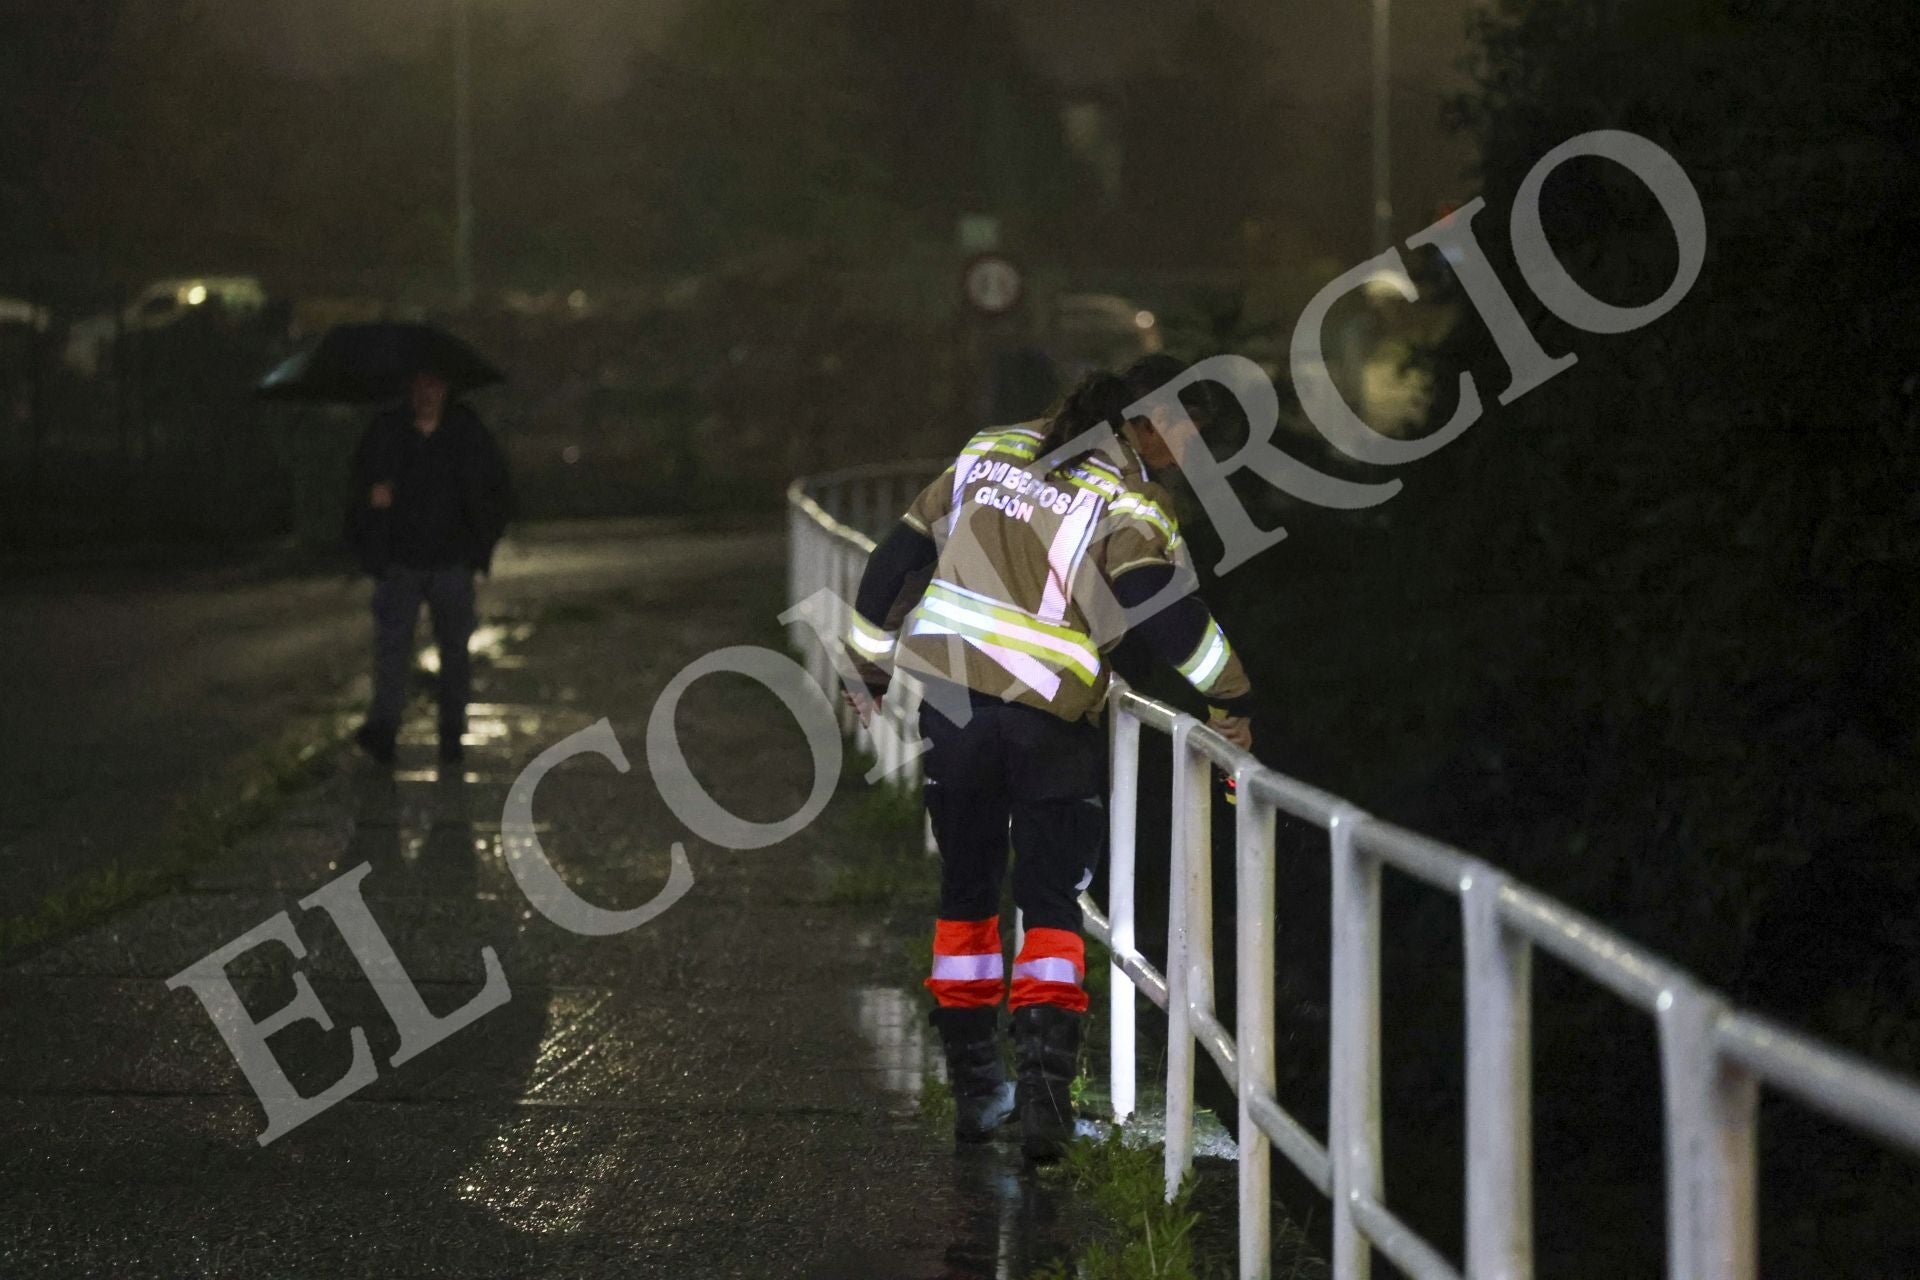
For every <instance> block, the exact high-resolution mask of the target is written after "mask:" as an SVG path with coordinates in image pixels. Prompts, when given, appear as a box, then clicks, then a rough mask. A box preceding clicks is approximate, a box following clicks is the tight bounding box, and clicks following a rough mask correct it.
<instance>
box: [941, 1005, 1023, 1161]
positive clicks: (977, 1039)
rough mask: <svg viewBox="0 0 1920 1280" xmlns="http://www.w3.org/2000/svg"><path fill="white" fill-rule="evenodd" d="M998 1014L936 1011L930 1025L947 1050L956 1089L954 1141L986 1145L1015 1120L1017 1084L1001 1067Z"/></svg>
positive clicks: (951, 1080) (949, 1078) (950, 1078)
mask: <svg viewBox="0 0 1920 1280" xmlns="http://www.w3.org/2000/svg"><path fill="white" fill-rule="evenodd" d="M999 1016H1000V1011H999V1010H998V1009H935V1010H934V1011H933V1016H932V1019H931V1021H932V1022H933V1025H934V1026H935V1027H937V1028H939V1030H940V1042H941V1045H942V1047H943V1048H945V1049H946V1051H947V1083H948V1085H949V1086H950V1087H951V1088H952V1089H953V1138H954V1141H956V1142H986V1141H989V1140H990V1139H991V1138H992V1137H993V1131H994V1130H995V1129H998V1128H999V1127H1000V1126H1001V1125H1002V1124H1005V1123H1006V1122H1007V1121H1008V1120H1010V1119H1011V1118H1012V1117H1013V1085H1012V1083H1011V1082H1010V1081H1008V1079H1007V1073H1006V1071H1005V1069H1004V1068H1003V1067H1002V1066H1001V1063H1000V1026H999Z"/></svg>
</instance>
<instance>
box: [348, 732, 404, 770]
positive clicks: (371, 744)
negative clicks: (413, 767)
mask: <svg viewBox="0 0 1920 1280" xmlns="http://www.w3.org/2000/svg"><path fill="white" fill-rule="evenodd" d="M393 739H394V732H393V730H392V729H389V728H387V727H385V726H384V725H377V724H372V723H368V724H363V725H361V726H360V727H359V728H358V729H356V730H355V731H354V734H353V743H354V745H355V746H357V747H359V748H360V749H361V750H362V751H364V752H366V753H367V756H368V758H370V759H371V760H373V761H374V762H375V763H377V764H392V763H393Z"/></svg>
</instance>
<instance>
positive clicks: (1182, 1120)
mask: <svg viewBox="0 0 1920 1280" xmlns="http://www.w3.org/2000/svg"><path fill="white" fill-rule="evenodd" d="M1194 725H1195V721H1194V720H1193V719H1192V718H1191V717H1188V716H1182V717H1181V718H1180V719H1179V721H1178V722H1176V723H1175V724H1174V726H1173V831H1172V837H1173V838H1172V840H1171V841H1170V844H1171V846H1172V849H1171V853H1172V857H1171V858H1170V860H1169V865H1168V869H1167V889H1168V893H1167V898H1168V911H1167V1146H1166V1156H1167V1160H1166V1174H1167V1199H1168V1200H1172V1199H1173V1198H1174V1197H1175V1196H1176V1195H1178V1194H1179V1193H1180V1182H1181V1180H1182V1179H1184V1178H1185V1177H1186V1176H1187V1172H1188V1170H1190V1169H1192V1168H1193V1050H1194V1043H1193V1018H1192V1012H1193V997H1194V976H1195V971H1196V965H1195V959H1194V951H1195V948H1196V944H1197V942H1198V939H1199V938H1200V937H1201V936H1203V935H1202V934H1200V932H1199V930H1201V929H1203V928H1205V927H1206V924H1207V921H1206V920H1205V919H1196V905H1197V904H1196V902H1195V897H1196V895H1195V893H1194V882H1193V881H1194V875H1195V870H1194V864H1195V863H1196V862H1201V861H1203V860H1204V859H1205V857H1206V855H1207V852H1208V850H1207V848H1206V844H1205V832H1206V819H1205V814H1204V813H1203V812H1202V810H1201V807H1200V806H1201V804H1202V802H1203V801H1204V800H1205V799H1206V781H1207V777H1206V770H1207V763H1206V761H1205V760H1204V759H1201V758H1199V757H1197V756H1196V755H1195V753H1194V752H1193V751H1192V750H1190V749H1189V748H1188V746H1187V734H1188V733H1189V732H1190V731H1191V730H1192V729H1193V728H1194ZM1196 851H1198V852H1197V853H1196ZM1201 874H1204V872H1202V873H1201Z"/></svg>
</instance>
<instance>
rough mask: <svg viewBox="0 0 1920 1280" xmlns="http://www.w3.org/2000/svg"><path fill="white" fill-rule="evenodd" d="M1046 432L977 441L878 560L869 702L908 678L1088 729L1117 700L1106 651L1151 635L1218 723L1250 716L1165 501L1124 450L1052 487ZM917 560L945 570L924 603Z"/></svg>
mask: <svg viewBox="0 0 1920 1280" xmlns="http://www.w3.org/2000/svg"><path fill="white" fill-rule="evenodd" d="M1043 431H1044V424H1043V423H1026V424H1023V425H1020V426H1014V427H997V428H993V429H991V430H989V431H985V432H982V433H981V434H980V435H977V436H975V437H974V438H973V439H972V440H970V441H968V442H967V446H966V448H965V449H963V450H961V452H960V456H959V457H958V458H956V459H955V460H954V462H953V464H952V465H950V466H949V467H948V468H947V469H946V470H945V471H944V472H942V473H941V475H940V477H939V478H938V479H936V480H935V481H934V482H933V483H932V484H930V485H928V486H927V487H926V489H924V490H923V491H922V492H921V493H920V495H919V497H917V498H916V499H915V500H914V502H913V504H912V505H911V506H910V507H909V508H908V509H907V511H906V514H905V515H903V516H902V517H901V522H900V527H899V528H898V529H897V530H896V532H895V534H893V535H890V536H889V538H888V540H887V541H886V542H884V543H883V544H882V546H881V548H880V549H878V550H877V551H876V552H875V554H874V557H873V559H872V560H871V561H869V564H868V571H867V575H866V577H865V578H863V580H862V584H861V592H860V598H859V600H857V601H856V602H855V609H854V615H853V624H852V632H851V634H850V635H849V637H848V648H849V650H850V652H851V654H852V656H853V658H854V659H855V662H856V664H857V665H858V666H859V667H860V669H861V671H862V674H863V675H864V676H865V677H866V679H867V683H868V685H869V687H870V688H875V689H876V690H877V689H884V687H885V684H886V679H885V673H886V670H887V668H888V667H889V666H890V665H897V666H898V667H899V669H901V670H905V671H909V672H913V673H916V674H920V675H927V676H932V677H935V678H938V679H943V680H947V681H950V682H952V683H955V684H961V685H965V686H966V687H967V688H969V689H973V690H975V691H977V692H979V693H982V694H987V695H990V696H994V697H1000V698H1004V699H1008V700H1012V701H1018V702H1023V703H1026V704H1027V705H1029V706H1034V707H1039V708H1042V709H1044V710H1046V711H1050V712H1052V713H1053V714H1055V715H1057V716H1059V717H1061V718H1062V719H1065V720H1070V721H1071V720H1079V719H1082V718H1083V717H1085V716H1087V715H1088V714H1089V713H1090V712H1092V711H1093V710H1095V709H1096V708H1098V707H1099V706H1100V705H1101V703H1102V701H1103V700H1104V699H1105V696H1106V690H1107V684H1108V679H1109V670H1108V663H1107V659H1106V651H1107V650H1110V649H1112V648H1113V646H1114V645H1116V644H1117V643H1118V642H1119V641H1120V640H1121V639H1122V638H1123V637H1124V636H1125V635H1126V634H1127V633H1128V632H1129V631H1130V630H1138V632H1139V633H1140V634H1142V635H1143V636H1144V637H1145V638H1146V639H1147V640H1148V641H1149V646H1148V647H1149V648H1150V649H1152V650H1153V651H1154V652H1156V653H1157V654H1158V655H1159V656H1160V657H1162V658H1163V659H1164V660H1165V661H1167V662H1168V663H1169V664H1170V665H1172V666H1174V667H1175V668H1176V669H1178V670H1179V672H1180V674H1181V675H1182V676H1184V677H1185V678H1186V679H1187V680H1188V682H1189V683H1191V684H1192V685H1193V687H1194V688H1195V689H1197V690H1198V691H1199V692H1200V693H1201V695H1202V696H1203V697H1205V698H1206V699H1207V701H1208V702H1209V703H1210V704H1212V705H1213V706H1214V707H1215V708H1216V710H1217V712H1218V713H1220V714H1228V713H1232V714H1245V713H1246V711H1247V709H1248V704H1249V701H1250V699H1249V693H1250V689H1249V686H1248V682H1247V677H1246V672H1245V671H1244V669H1243V668H1242V667H1241V665H1240V660H1239V658H1238V657H1237V656H1236V655H1235V654H1234V652H1233V647H1232V645H1230V644H1229V643H1228V642H1227V637H1226V635H1225V634H1224V633H1223V632H1222V631H1221V630H1220V627H1219V624H1218V623H1216V622H1215V621H1214V620H1213V617H1212V615H1211V614H1209V613H1208V612H1207V610H1206V608H1205V606H1204V605H1203V604H1201V603H1200V601H1199V597H1198V596H1197V595H1194V594H1193V585H1194V584H1193V574H1192V569H1191V566H1190V564H1188V563H1187V560H1186V556H1185V548H1184V545H1183V543H1182V541H1181V537H1180V530H1179V526H1178V524H1177V523H1176V522H1175V520H1174V517H1173V513H1172V504H1171V502H1170V501H1169V500H1168V496H1167V494H1166V492H1165V490H1163V489H1161V488H1160V487H1159V486H1157V485H1154V484H1151V483H1149V482H1148V480H1147V478H1146V475H1145V472H1144V469H1143V467H1142V466H1141V463H1140V460H1139V458H1138V457H1137V456H1136V455H1135V454H1134V453H1133V451H1132V450H1130V449H1128V448H1126V447H1125V446H1124V445H1121V444H1119V443H1118V442H1117V441H1115V442H1112V443H1111V444H1110V445H1109V446H1108V451H1106V452H1099V453H1093V454H1088V455H1086V456H1083V457H1081V458H1079V459H1077V460H1074V461H1071V462H1068V463H1067V464H1065V465H1064V466H1061V467H1059V468H1057V469H1055V470H1053V471H1051V472H1048V473H1045V474H1039V473H1037V468H1036V466H1035V458H1036V456H1037V455H1038V453H1039V449H1040V445H1041V441H1042V438H1043ZM916 560H918V561H931V570H932V571H931V574H930V576H928V577H927V578H926V581H925V586H924V589H920V590H919V591H918V594H917V596H916V595H915V590H914V589H915V588H917V587H918V584H919V574H917V573H915V572H914V571H915V570H916V569H919V568H921V567H922V565H921V564H919V563H915V562H916ZM1143 584H1144V585H1143ZM1147 587H1151V588H1153V589H1152V590H1148V589H1147ZM1148 597H1151V599H1148ZM903 605H904V606H906V607H904V608H903V607H902V606H903ZM1127 606H1134V607H1133V609H1132V611H1131V613H1130V612H1129V609H1128V607H1127Z"/></svg>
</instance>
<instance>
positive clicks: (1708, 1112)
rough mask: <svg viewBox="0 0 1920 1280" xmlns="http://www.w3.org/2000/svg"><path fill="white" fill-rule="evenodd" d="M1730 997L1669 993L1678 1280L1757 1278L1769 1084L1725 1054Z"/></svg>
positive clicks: (1662, 1011) (1672, 1262)
mask: <svg viewBox="0 0 1920 1280" xmlns="http://www.w3.org/2000/svg"><path fill="white" fill-rule="evenodd" d="M1724 1012H1725V1006H1724V1005H1723V1004H1722V1003H1721V1001H1720V1000H1719V999H1718V998H1717V997H1715V996H1713V995H1710V994H1709V993H1707V992H1705V991H1701V990H1699V989H1698V988H1695V987H1692V986H1691V985H1686V986H1681V985H1675V986H1673V987H1670V988H1668V989H1667V990H1665V991H1662V992H1661V993H1660V998H1659V1000H1658V1002H1657V1004H1656V1016H1657V1017H1658V1019H1659V1023H1660V1075H1661V1083H1662V1085H1663V1087H1664V1089H1665V1092H1666V1110H1667V1274H1668V1276H1669V1278H1670V1280H1753V1277H1754V1275H1755V1274H1756V1267H1757V1263H1756V1260H1755V1257H1756V1252H1757V1249H1756V1234H1757V1231H1756V1226H1755V1182H1756V1176H1757V1174H1756V1169H1757V1162H1758V1157H1757V1155H1756V1150H1757V1148H1756V1146H1755V1142H1754V1129H1755V1122H1756V1119H1757V1116H1758V1108H1759V1087H1758V1085H1757V1083H1756V1082H1755V1081H1754V1079H1753V1077H1752V1076H1750V1075H1748V1074H1747V1073H1746V1072H1745V1071H1743V1070H1741V1069H1740V1068H1739V1067H1737V1066H1735V1065H1734V1064H1733V1063H1731V1062H1729V1061H1727V1060H1726V1059H1725V1058H1723V1057H1722V1056H1721V1054H1720V1050H1719V1045H1718V1043H1717V1042H1716V1040H1715V1035H1714V1030H1715V1027H1716V1025H1717V1024H1718V1022H1719V1020H1720V1016H1721V1014H1722V1013H1724Z"/></svg>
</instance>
